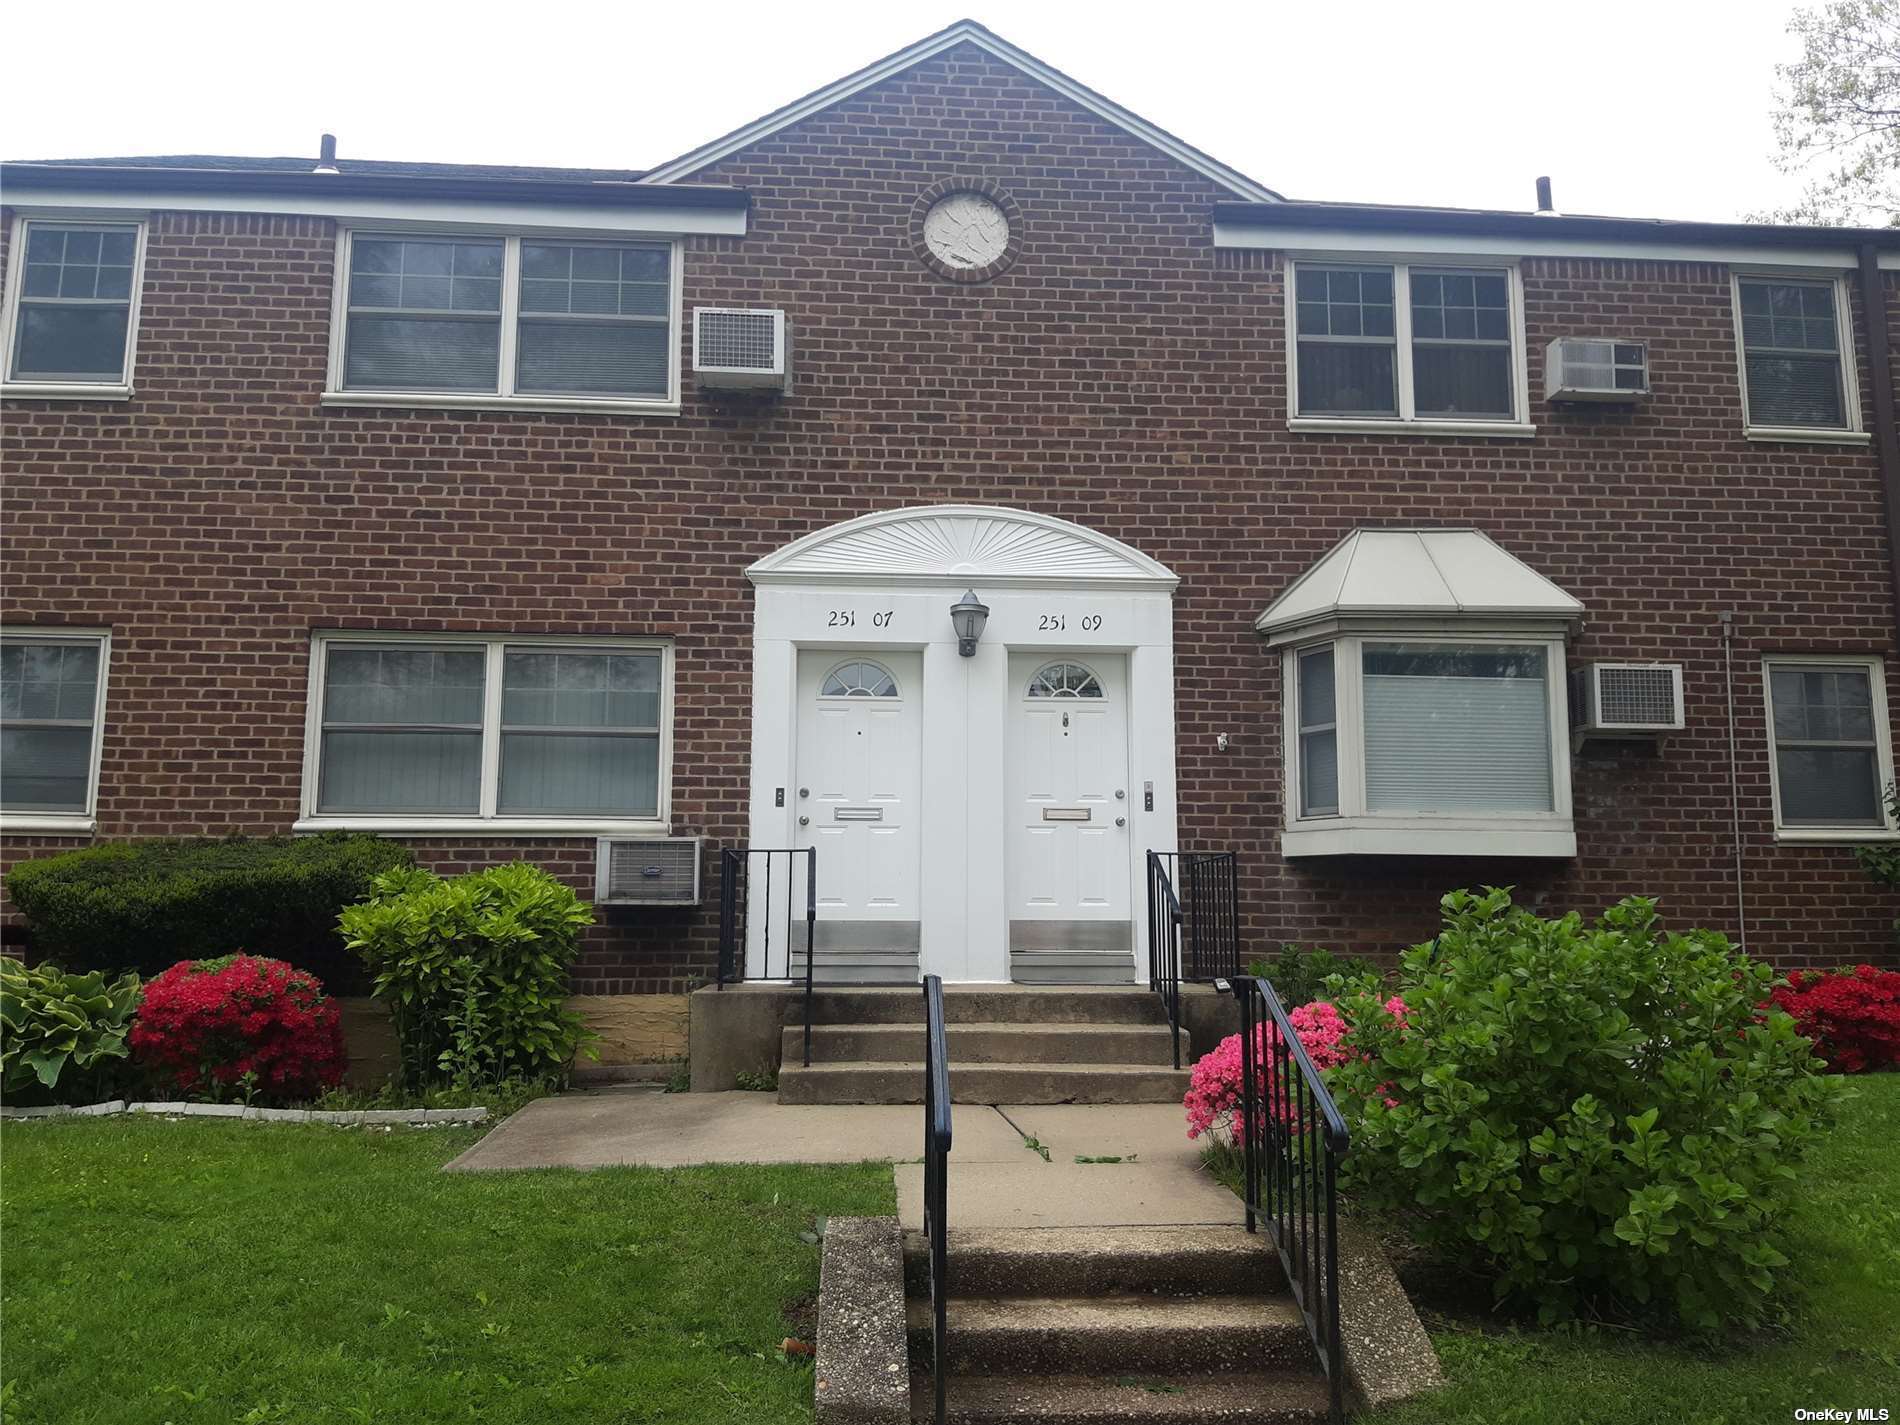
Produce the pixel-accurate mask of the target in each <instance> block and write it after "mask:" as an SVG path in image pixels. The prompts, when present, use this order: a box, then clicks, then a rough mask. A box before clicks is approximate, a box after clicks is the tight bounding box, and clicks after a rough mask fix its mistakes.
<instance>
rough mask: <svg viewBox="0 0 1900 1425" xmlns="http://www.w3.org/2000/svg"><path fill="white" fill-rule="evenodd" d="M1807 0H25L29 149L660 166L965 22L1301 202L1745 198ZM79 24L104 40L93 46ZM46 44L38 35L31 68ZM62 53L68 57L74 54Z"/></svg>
mask: <svg viewBox="0 0 1900 1425" xmlns="http://www.w3.org/2000/svg"><path fill="white" fill-rule="evenodd" d="M1792 9H1793V5H1792V4H1791V3H1788V0H1439V3H1436V4H1421V3H1416V0H1414V3H1390V4H1389V3H1385V0H1377V2H1376V3H1360V2H1359V0H1301V2H1300V3H1297V4H1289V3H1284V0H1252V3H1223V4H1180V3H1176V4H1173V5H1157V4H1155V3H1153V0H1144V2H1143V3H1140V4H1135V3H1124V0H1091V3H1087V4H1074V3H1067V0H1060V2H1059V3H1058V0H1046V2H1045V3H1034V4H1025V3H1022V0H1011V3H1007V4H1004V3H997V0H991V3H990V4H989V5H988V6H987V7H985V6H983V5H978V4H972V5H968V6H962V7H953V6H951V5H945V4H937V3H928V0H871V2H870V3H852V0H800V3H796V4H792V3H772V4H760V3H754V0H721V2H720V3H716V4H706V3H698V4H657V3H654V0H646V3H637V0H636V3H631V4H627V3H621V4H608V3H592V4H589V3H577V0H534V3H532V4H528V5H519V4H507V5H500V4H492V3H487V4H485V3H483V0H467V3H464V4H461V5H456V6H449V5H444V4H440V3H434V4H426V5H425V4H418V3H414V0H378V3H373V4H364V3H359V0H325V3H323V4H320V5H316V6H308V5H302V6H299V5H282V4H260V3H257V0H246V3H242V4H231V3H223V0H219V2H218V3H206V0H183V3H172V4H163V5H159V4H152V3H149V0H139V3H136V4H134V3H123V0H103V2H102V0H89V3H87V4H84V5H80V6H74V5H71V4H38V5H35V4H15V5H13V6H11V7H9V12H8V16H7V19H6V21H5V22H4V30H3V31H0V33H3V34H4V38H5V41H6V44H7V48H8V50H9V51H10V52H11V53H12V55H13V56H14V60H15V62H14V64H12V65H11V66H10V67H9V72H8V79H7V82H8V88H9V90H10V91H11V93H10V98H9V102H8V103H7V104H6V105H5V107H4V119H0V124H3V125H4V128H3V129H0V152H3V153H4V155H5V156H6V157H8V158H20V159H33V158H75V157H95V156H102V155H120V154H150V153H230V154H257V155H280V154H292V155H304V154H309V155H313V156H314V154H315V152H316V147H317V136H318V134H319V133H321V132H323V131H325V130H328V131H331V132H334V133H335V134H337V135H338V137H339V145H340V146H339V151H340V153H341V156H342V157H343V159H344V161H345V163H346V164H347V161H348V159H349V158H350V157H351V156H352V155H354V156H356V157H359V158H391V159H434V160H441V161H448V162H489V163H541V164H554V165H571V166H576V167H587V166H595V167H629V168H644V167H651V166H653V165H655V164H657V163H660V162H662V161H664V160H665V159H667V158H670V157H672V156H673V155H675V154H677V153H680V152H682V151H684V150H687V149H690V148H693V147H696V146H697V145H698V144H700V143H702V142H704V141H706V140H708V139H710V138H714V137H716V136H718V135H719V134H721V133H724V132H725V131H727V130H729V129H733V128H736V127H738V126H740V125H741V124H744V123H746V122H747V121H749V120H751V119H753V118H755V117H757V116H758V115H760V114H762V113H764V112H766V111H767V110H770V109H773V108H776V107H777V106H778V105H780V104H783V103H786V102H787V101H789V100H791V99H795V98H797V97H798V96H799V95H801V94H804V93H806V92H808V91H810V90H812V89H815V88H818V87H820V86H821V85H823V84H826V83H828V82H829V81H831V80H833V79H836V78H838V77H840V76H842V75H844V74H846V73H848V72H849V71H851V70H853V69H857V68H859V67H861V66H862V65H865V64H867V63H870V62H871V61H873V60H876V59H878V58H880V57H881V56H883V55H885V54H887V53H889V52H890V51H892V50H896V49H900V48H902V47H903V46H904V45H906V44H909V43H911V42H913V41H915V40H918V39H921V38H922V37H923V36H924V35H926V34H929V33H930V32H931V31H933V30H936V29H940V28H942V27H943V26H944V25H946V24H948V23H950V22H951V21H953V20H956V19H959V18H963V17H964V16H966V15H967V16H968V17H970V18H973V19H976V20H979V21H981V22H982V23H984V24H986V25H988V26H989V27H990V28H991V29H993V30H995V31H997V32H998V33H999V34H1001V35H1002V36H1003V37H1004V38H1006V39H1008V40H1010V41H1011V42H1013V43H1015V44H1017V45H1019V46H1020V47H1022V48H1023V49H1026V50H1028V51H1029V52H1030V53H1032V54H1034V55H1036V56H1038V57H1039V58H1041V59H1043V60H1045V61H1047V62H1048V63H1050V64H1052V65H1054V66H1055V67H1056V68H1058V69H1061V70H1063V71H1065V72H1066V73H1068V74H1069V75H1071V76H1073V77H1074V78H1076V79H1078V80H1080V81H1082V82H1083V83H1085V84H1087V85H1089V86H1090V87H1092V88H1094V89H1096V90H1098V91H1100V92H1102V93H1104V94H1107V95H1108V96H1109V97H1110V98H1112V99H1114V100H1116V101H1117V102H1118V103H1120V104H1122V105H1123V106H1124V107H1126V108H1129V109H1131V110H1133V111H1134V112H1135V113H1137V114H1140V115H1142V116H1143V117H1144V118H1146V119H1148V120H1150V121H1151V122H1153V123H1156V124H1158V125H1160V126H1161V127H1163V128H1165V129H1168V130H1170V131H1171V132H1173V133H1175V134H1177V135H1179V136H1180V137H1182V138H1184V139H1186V140H1187V141H1188V142H1190V143H1192V144H1194V145H1196V146H1197V147H1199V148H1202V149H1205V150H1207V151H1208V152H1210V153H1212V154H1214V155H1215V156H1216V157H1218V158H1220V159H1221V160H1223V161H1224V162H1226V163H1228V164H1230V165H1232V166H1233V167H1235V168H1238V169H1240V170H1241V171H1242V172H1244V173H1247V174H1249V175H1251V176H1252V177H1254V178H1256V179H1258V180H1259V181H1260V182H1262V183H1265V184H1266V185H1267V186H1269V187H1271V188H1275V189H1277V190H1279V191H1280V192H1282V193H1285V194H1287V195H1288V196H1289V197H1296V198H1329V199H1345V200H1357V201H1366V202H1384V203H1442V204H1448V205H1454V206H1464V207H1487V208H1493V207H1495V208H1517V209H1524V208H1529V207H1532V206H1533V180H1534V179H1535V177H1536V176H1537V175H1538V174H1540V173H1548V174H1550V175H1552V177H1553V178H1554V180H1555V184H1556V195H1557V204H1558V206H1559V207H1560V208H1562V209H1565V210H1567V211H1570V212H1578V213H1614V214H1620V215H1626V216H1635V217H1672V218H1704V219H1718V220H1719V219H1735V218H1740V217H1742V216H1744V215H1746V214H1747V213H1748V212H1750V211H1751V210H1756V209H1762V208H1768V207H1772V206H1775V205H1776V204H1777V203H1779V202H1781V201H1783V200H1785V199H1787V198H1789V197H1791V196H1792V195H1793V193H1794V191H1795V190H1796V188H1797V187H1798V184H1797V183H1796V182H1795V181H1794V180H1791V179H1788V178H1785V177H1783V176H1781V175H1779V174H1778V173H1776V171H1775V170H1774V168H1773V166H1772V165H1771V163H1770V162H1769V154H1770V152H1771V149H1772V146H1773V142H1772V135H1771V132H1770V127H1769V117H1768V116H1769V111H1770V108H1771V106H1772V92H1773V84H1774V65H1775V63H1776V62H1777V61H1778V60H1784V59H1787V58H1790V57H1792V41H1791V40H1790V39H1789V37H1788V36H1787V35H1786V34H1785V27H1786V24H1787V20H1788V16H1789V14H1790V12H1791V10H1792ZM75 26H78V27H79V28H81V29H83V30H84V31H85V32H86V35H87V37H88V39H87V43H86V44H85V45H84V46H82V47H81V49H79V50H76V49H74V48H73V42H74V36H75ZM27 56H35V57H36V58H33V59H32V60H31V61H30V62H27V61H26V57H27ZM61 57H64V58H61Z"/></svg>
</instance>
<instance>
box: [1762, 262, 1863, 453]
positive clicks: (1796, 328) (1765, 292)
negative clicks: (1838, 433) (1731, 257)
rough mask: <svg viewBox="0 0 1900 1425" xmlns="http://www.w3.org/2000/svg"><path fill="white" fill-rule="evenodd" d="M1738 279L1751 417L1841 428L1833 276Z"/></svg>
mask: <svg viewBox="0 0 1900 1425" xmlns="http://www.w3.org/2000/svg"><path fill="white" fill-rule="evenodd" d="M1739 285H1740V288H1741V294H1740V295H1741V304H1742V366H1743V370H1744V373H1745V375H1746V380H1747V393H1746V399H1747V403H1748V422H1749V424H1750V425H1757V426H1791V427H1812V428H1815V429H1823V430H1830V429H1831V430H1841V429H1844V428H1845V427H1846V425H1847V412H1846V404H1845V400H1844V397H1843V394H1842V391H1843V387H1842V380H1841V351H1840V328H1839V326H1838V325H1837V324H1836V321H1835V310H1834V284H1833V283H1832V282H1764V281H1750V280H1743V281H1742V282H1741V283H1740V284H1739Z"/></svg>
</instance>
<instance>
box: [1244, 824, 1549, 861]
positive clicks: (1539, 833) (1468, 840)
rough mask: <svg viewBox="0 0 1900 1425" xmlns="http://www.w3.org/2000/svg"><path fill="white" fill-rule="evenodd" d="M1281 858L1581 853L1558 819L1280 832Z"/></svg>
mask: <svg viewBox="0 0 1900 1425" xmlns="http://www.w3.org/2000/svg"><path fill="white" fill-rule="evenodd" d="M1280 854H1281V855H1282V856H1286V857H1288V858H1294V857H1301V856H1519V857H1544V858H1559V857H1568V856H1575V855H1576V854H1577V831H1576V826H1575V824H1574V823H1572V822H1570V821H1567V820H1560V819H1555V818H1553V819H1552V820H1550V821H1547V822H1542V823H1537V824H1534V825H1529V826H1526V825H1524V824H1523V823H1513V824H1509V825H1504V826H1493V827H1474V826H1468V825H1467V826H1459V827H1450V826H1431V825H1426V824H1423V823H1419V824H1414V825H1409V826H1404V825H1391V824H1386V825H1379V826H1368V825H1366V824H1364V823H1358V824H1355V823H1354V822H1352V821H1350V820H1341V821H1339V822H1335V823H1331V824H1324V823H1320V822H1309V823H1306V824H1304V825H1299V826H1289V827H1287V828H1286V829H1285V830H1284V831H1282V832H1281V833H1280Z"/></svg>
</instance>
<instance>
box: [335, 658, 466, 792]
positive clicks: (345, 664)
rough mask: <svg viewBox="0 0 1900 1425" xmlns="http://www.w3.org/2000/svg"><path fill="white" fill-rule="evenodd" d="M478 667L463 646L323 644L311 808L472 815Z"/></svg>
mask: <svg viewBox="0 0 1900 1425" xmlns="http://www.w3.org/2000/svg"><path fill="white" fill-rule="evenodd" d="M483 663H484V657H483V654H482V653H481V652H480V651H479V650H473V649H465V648H463V649H458V648H416V647H402V648H350V647H336V648H332V649H331V650H330V655H329V658H328V659H327V661H326V667H325V680H324V697H323V745H322V748H321V763H322V767H321V770H322V777H321V779H320V781H319V791H318V796H317V808H318V810H319V811H324V812H338V813H343V812H363V813H372V814H374V813H391V812H425V813H438V814H457V813H459V814H470V813H474V812H477V811H479V810H480V809H481V782H482V701H483V699H482V693H483V682H484V668H483Z"/></svg>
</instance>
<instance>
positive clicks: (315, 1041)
mask: <svg viewBox="0 0 1900 1425" xmlns="http://www.w3.org/2000/svg"><path fill="white" fill-rule="evenodd" d="M132 1050H133V1052H134V1053H135V1054H137V1056H138V1060H139V1062H140V1063H141V1064H142V1065H144V1066H145V1067H146V1068H147V1069H149V1070H150V1071H151V1072H152V1074H153V1075H154V1076H155V1077H156V1078H158V1079H159V1080H160V1081H162V1082H163V1083H165V1084H166V1085H167V1086H168V1087H170V1088H171V1089H174V1090H176V1091H177V1092H179V1093H183V1094H186V1095H207V1096H209V1097H211V1098H215V1099H229V1098H242V1099H244V1100H245V1101H247V1102H249V1101H251V1100H252V1099H262V1100H265V1101H269V1102H278V1103H283V1102H291V1101H295V1100H299V1099H307V1098H311V1097H314V1096H315V1095H316V1094H318V1093H321V1092H322V1091H323V1090H324V1089H328V1088H334V1087H335V1086H336V1085H337V1084H338V1083H340V1082H341V1081H342V1078H343V1062H344V1060H343V1016H342V1012H341V1011H340V1010H338V1008H337V1006H336V1002H335V1001H334V1000H332V999H330V998H328V997H327V996H326V995H325V994H324V993H323V983H322V981H320V980H318V979H317V977H316V976H314V975H310V974H306V973H305V972H304V971H302V970H298V969H294V968H292V967H291V966H289V965H286V964H285V963H284V962H283V961H282V960H267V959H264V958H263V957H262V956H259V955H225V956H221V957H219V958H217V959H213V960H183V961H180V962H179V963H178V964H176V965H173V966H172V967H171V968H170V969H169V970H167V971H165V973H164V974H162V975H160V976H159V977H158V978H157V979H155V980H153V981H152V982H151V983H150V984H148V985H147V986H146V987H145V1003H144V1004H143V1005H141V1006H140V1007H139V1014H138V1019H137V1021H136V1022H135V1023H134V1024H133V1026H132Z"/></svg>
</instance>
